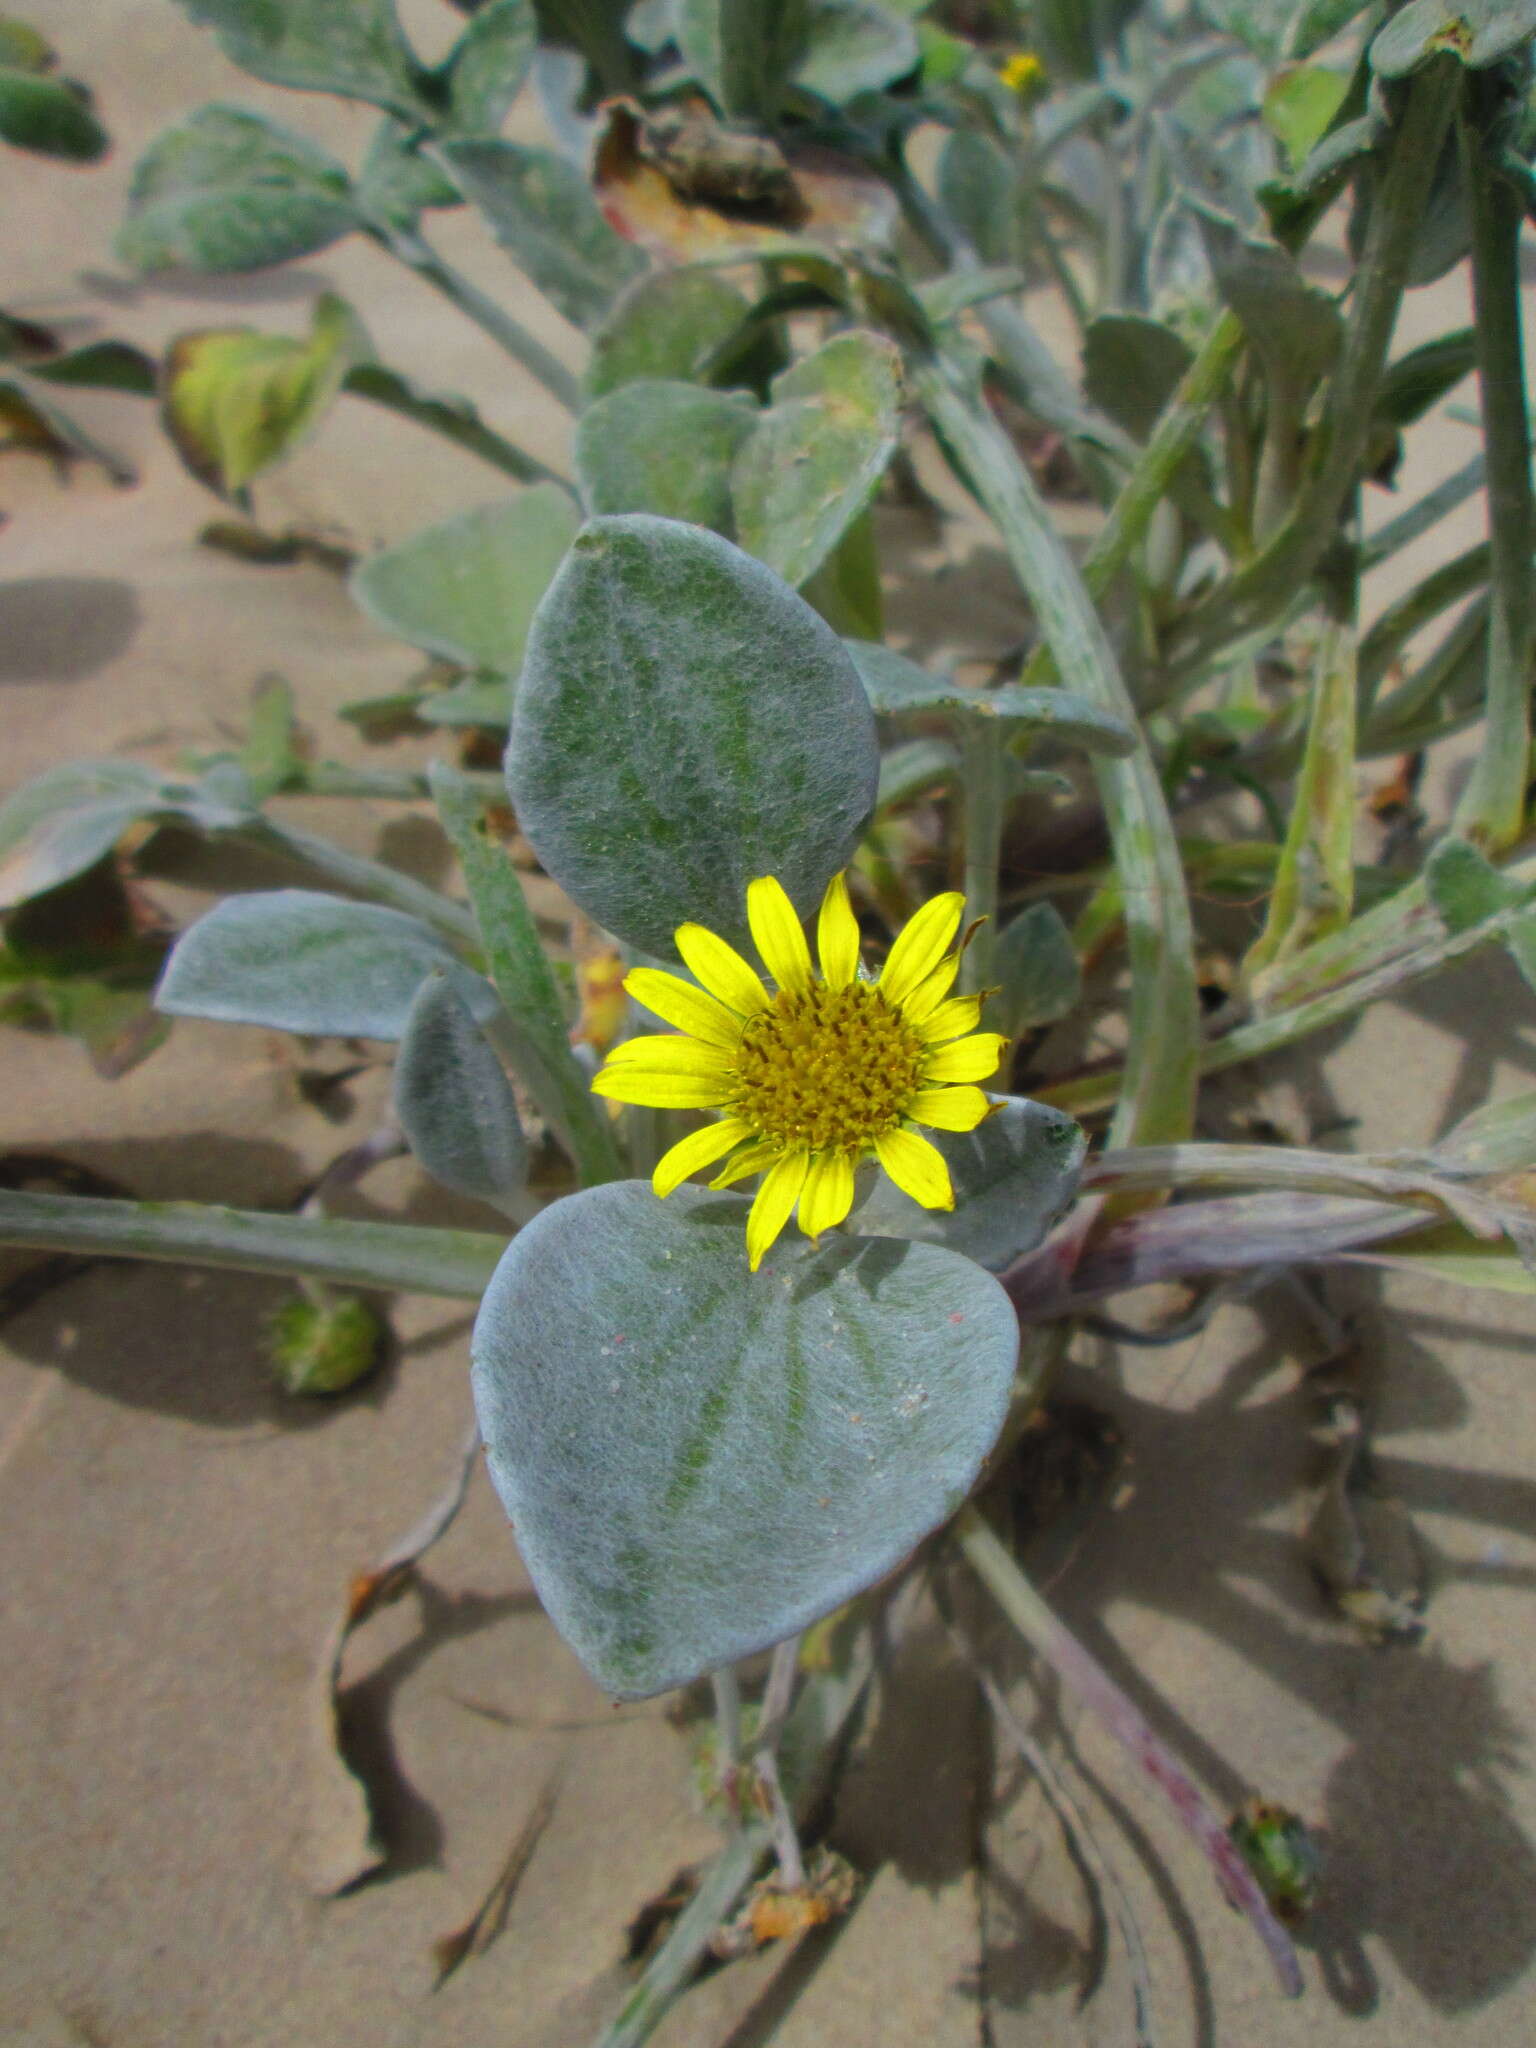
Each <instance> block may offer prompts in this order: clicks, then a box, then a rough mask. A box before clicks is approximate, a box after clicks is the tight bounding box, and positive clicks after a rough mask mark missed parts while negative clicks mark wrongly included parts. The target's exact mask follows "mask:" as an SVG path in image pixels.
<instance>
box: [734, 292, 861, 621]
mask: <svg viewBox="0 0 1536 2048" xmlns="http://www.w3.org/2000/svg"><path fill="white" fill-rule="evenodd" d="M900 362H901V357H900V353H899V351H898V350H897V349H896V347H895V345H894V344H893V343H892V342H889V341H886V340H885V339H884V338H883V336H881V335H878V334H870V333H866V332H863V331H861V330H856V331H855V332H853V333H851V334H839V335H836V336H834V338H833V339H832V340H831V341H829V342H827V343H826V344H825V346H824V347H822V348H819V349H817V351H816V353H815V354H814V355H811V356H807V357H805V359H804V360H803V361H802V362H798V363H796V364H795V365H794V367H793V368H792V369H789V370H786V371H785V372H784V374H783V375H782V376H780V377H775V379H774V380H773V404H772V405H771V406H770V407H769V408H768V410H767V411H766V412H765V413H763V414H762V416H761V417H760V418H759V420H758V422H757V425H756V427H755V428H754V429H753V432H752V435H751V437H750V439H749V440H747V441H746V442H745V443H744V444H743V446H742V448H741V451H740V453H739V454H738V455H737V457H736V464H735V469H734V471H733V474H732V491H733V494H734V497H735V501H736V531H737V534H738V535H739V537H740V540H741V544H742V546H743V547H744V548H747V549H748V550H749V551H750V552H751V553H752V554H754V555H756V556H757V558H758V560H759V561H762V562H766V563H767V564H768V566H769V567H770V568H771V569H776V570H777V571H778V573H779V575H781V576H782V577H783V578H784V581H785V582H786V583H792V584H794V585H795V586H796V587H797V588H798V586H799V585H800V584H802V583H804V582H805V580H806V578H807V577H809V576H811V575H813V574H814V573H815V571H816V570H817V569H819V568H820V567H821V565H822V563H823V562H824V561H825V560H826V559H827V557H828V556H829V555H830V554H831V552H832V550H833V549H834V548H835V547H836V546H837V544H838V542H839V541H840V540H841V539H842V537H843V535H844V534H845V533H846V532H847V530H848V528H849V527H850V526H851V525H852V524H853V522H854V520H855V519H857V518H858V516H859V514H860V513H861V512H862V511H863V510H864V508H865V506H866V505H867V504H868V503H869V501H870V499H871V498H872V497H873V496H874V494H875V488H876V486H877V485H878V483H879V481H880V479H881V477H882V476H883V475H884V473H885V467H886V464H887V463H888V462H889V461H890V459H891V457H892V455H894V454H895V452H896V441H897V437H898V434H899V432H900V427H901V384H900Z"/></svg>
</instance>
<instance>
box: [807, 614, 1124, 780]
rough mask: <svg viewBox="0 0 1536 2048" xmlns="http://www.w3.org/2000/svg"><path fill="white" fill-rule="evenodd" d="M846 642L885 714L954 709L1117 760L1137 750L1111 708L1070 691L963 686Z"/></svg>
mask: <svg viewBox="0 0 1536 2048" xmlns="http://www.w3.org/2000/svg"><path fill="white" fill-rule="evenodd" d="M845 645H846V646H847V649H848V652H849V654H850V655H852V657H853V665H854V667H855V668H856V669H857V670H858V672H859V679H860V681H861V682H862V683H863V685H864V688H865V691H866V693H867V694H868V697H869V701H870V704H871V705H872V706H873V708H874V709H875V710H876V711H878V712H880V713H881V714H882V715H883V716H894V715H896V714H899V713H902V712H909V711H952V712H958V713H959V714H960V715H961V716H962V717H965V718H970V719H999V720H1002V721H1004V722H1006V723H1008V724H1010V725H1015V726H1028V727H1031V728H1035V729H1038V730H1039V731H1041V732H1042V733H1045V734H1048V735H1049V737H1050V738H1051V739H1053V740H1060V741H1062V742H1063V743H1065V744H1067V745H1070V746H1077V747H1081V748H1082V749H1083V751H1084V752H1085V753H1089V754H1108V755H1110V756H1112V757H1115V758H1118V759H1123V758H1124V757H1125V756H1126V755H1128V754H1133V753H1135V751H1136V749H1137V747H1138V746H1139V744H1140V742H1139V740H1138V739H1137V736H1136V734H1135V733H1134V732H1133V731H1132V730H1131V728H1130V727H1129V726H1128V725H1126V724H1125V723H1124V721H1123V720H1121V719H1119V718H1116V717H1115V715H1114V714H1113V712H1109V711H1104V710H1101V709H1100V707H1099V706H1098V705H1097V704H1094V703H1092V702H1090V700H1089V699H1088V698H1087V697H1079V696H1077V695H1075V694H1074V693H1073V692H1072V691H1071V690H1056V689H1030V688H1025V687H1024V686H1023V685H1022V684H1020V683H1001V684H999V685H998V686H997V687H996V688H994V689H990V690H968V689H962V688H961V687H960V685H959V684H958V683H957V682H956V681H955V679H954V677H953V676H948V675H934V674H932V673H931V671H929V670H928V669H925V668H920V667H919V666H918V664H917V663H916V662H915V661H909V660H908V659H907V657H906V656H905V655H904V654H897V653H896V652H895V650H894V649H893V648H890V647H880V646H877V645H876V644H875V643H874V642H873V641H869V640H849V641H847V642H845ZM1008 737H1009V738H1013V737H1014V735H1013V734H1010V735H1009V736H1008ZM1000 744H1001V741H1000Z"/></svg>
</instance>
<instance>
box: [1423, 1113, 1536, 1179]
mask: <svg viewBox="0 0 1536 2048" xmlns="http://www.w3.org/2000/svg"><path fill="white" fill-rule="evenodd" d="M1429 1157H1430V1158H1431V1159H1432V1160H1433V1161H1434V1162H1435V1164H1436V1166H1438V1167H1439V1168H1441V1169H1442V1170H1443V1171H1444V1172H1447V1173H1455V1174H1458V1175H1461V1174H1468V1175H1470V1174H1485V1173H1516V1172H1519V1171H1520V1170H1521V1169H1522V1168H1523V1167H1528V1166H1536V1094H1525V1095H1510V1096H1506V1097H1505V1099H1504V1100H1503V1101H1502V1102H1490V1103H1487V1104H1486V1105H1485V1106H1484V1107H1483V1108H1482V1109H1476V1110H1474V1111H1473V1112H1472V1114H1471V1115H1470V1116H1467V1117H1463V1118H1462V1120H1461V1122H1460V1123H1459V1124H1457V1125H1456V1126H1455V1127H1454V1128H1453V1129H1452V1130H1450V1131H1447V1133H1446V1134H1445V1136H1444V1137H1443V1138H1441V1139H1439V1140H1438V1141H1437V1142H1436V1143H1435V1144H1434V1145H1432V1146H1431V1147H1430V1148H1429Z"/></svg>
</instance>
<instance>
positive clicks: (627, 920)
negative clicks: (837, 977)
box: [507, 514, 879, 957]
mask: <svg viewBox="0 0 1536 2048" xmlns="http://www.w3.org/2000/svg"><path fill="white" fill-rule="evenodd" d="M878 773H879V756H878V751H877V747H876V742H875V726H874V718H873V715H872V714H871V712H870V709H869V705H868V701H867V699H866V698H865V696H864V692H863V690H862V688H861V687H860V684H859V678H858V675H857V672H856V671H855V669H854V667H853V664H852V663H851V662H850V661H849V659H848V656H847V654H846V653H845V652H844V651H843V648H842V646H841V644H840V643H839V641H838V640H837V638H836V636H835V635H834V634H833V633H832V632H831V631H830V630H829V628H828V627H827V626H826V625H825V624H824V623H823V622H822V620H821V619H819V618H818V617H817V616H816V614H815V613H814V612H813V611H812V610H811V608H810V607H809V605H807V604H806V603H805V602H804V601H803V600H802V599H800V598H798V597H797V596H796V595H795V593H794V592H793V591H792V590H790V589H788V588H787V587H786V586H785V585H784V584H783V583H782V582H780V580H779V579H778V577H776V576H775V575H774V574H773V573H772V571H771V570H768V569H765V568H764V567H763V565H762V564H761V563H760V562H756V561H754V560H752V558H751V557H750V556H748V555H745V554H743V553H742V552H741V551H740V550H739V549H737V548H734V547H732V546H731V545H730V544H729V543H728V542H726V541H723V540H720V539H718V538H717V537H716V536H715V535H713V534H710V533H706V532H704V531H703V530H702V529H701V528H699V527H695V526H684V525H681V524H679V523H677V522H675V521H672V520H666V519H653V518H648V517H645V516H643V515H639V514H635V515H631V516H629V517H627V518H619V519H596V520H593V521H592V523H591V524H590V525H588V526H587V527H585V528H583V530H582V532H581V533H580V534H579V535H578V536H577V539H576V542H575V545H574V547H573V548H572V550H571V553H570V555H569V557H568V558H567V560H566V563H565V566H564V568H562V569H561V571H560V573H559V575H558V576H557V577H556V578H555V580H554V582H553V584H552V585H551V586H550V590H549V594H548V596H547V597H546V598H545V600H544V603H543V604H542V605H541V606H540V608H539V616H538V618H537V619H536V620H535V622H534V628H533V631H532V633H531V634H530V635H529V641H528V654H527V659H526V662H525V664H524V668H523V679H522V684H521V687H520V689H519V692H518V700H517V712H516V716H515V719H514V721H513V727H512V743H511V746H510V748H509V749H508V754H507V779H508V782H509V785H510V788H511V792H512V802H513V805H514V807H515V809H516V811H517V815H518V820H519V823H520V824H521V825H522V828H523V830H524V832H525V833H526V834H527V836H528V838H529V839H530V840H531V841H532V843H533V845H534V847H535V848H536V850H537V852H538V855H539V858H540V860H541V861H542V862H543V864H544V866H545V868H546V869H547V870H548V872H549V873H550V874H551V875H553V876H554V878H555V880H556V881H558V882H559V883H560V885H561V886H562V888H564V889H565V890H566V891H567V892H568V893H569V894H570V895H571V896H572V897H573V898H574V900H575V901H576V902H577V903H579V904H580V905H581V907H582V908H583V909H584V910H585V911H586V912H587V913H588V915H589V916H591V917H593V918H594V919H596V921H597V922H598V923H599V924H601V925H602V926H604V928H605V929H606V930H608V931H610V932H612V933H613V934H614V935H615V937H617V938H620V939H623V940H625V941H626V942H628V943H629V944H631V945H635V946H640V947H642V948H644V950H645V951H646V952H649V953H656V954H662V955H665V956H667V957H671V956H672V952H673V947H672V934H673V931H674V930H675V929H676V927H677V926H678V925H679V924H682V923H684V922H685V921H687V920H693V921H696V922H698V923H702V924H705V925H708V926H709V927H710V928H711V929H712V930H715V931H717V932H720V933H721V934H723V935H724V936H726V937H728V938H735V939H742V938H743V937H744V935H745V905H746V890H747V884H748V882H750V881H751V880H752V879H753V878H754V877H755V876H757V875H764V874H773V875H777V876H778V878H779V880H780V881H781V882H782V883H783V884H784V886H785V888H786V889H787V890H788V891H789V894H790V896H791V898H792V899H793V901H794V903H795V904H796V906H797V908H798V909H799V910H800V911H801V912H802V913H807V912H809V911H810V909H811V908H812V906H813V905H814V904H815V903H816V902H817V901H819V899H820V897H821V894H822V891H823V890H824V889H825V887H826V885H827V883H828V881H829V880H830V879H831V877H832V875H833V874H834V873H835V872H836V871H837V870H838V869H839V868H841V867H842V866H844V864H845V863H846V862H847V860H848V858H849V856H850V855H851V853H852V851H853V848H854V846H855V845H856V844H857V842H858V838H859V835H860V833H861V831H862V830H863V827H864V823H865V821H866V819H867V818H868V817H869V815H870V812H871V810H872V809H873V807H874V801H875V790H876V784H877V778H878Z"/></svg>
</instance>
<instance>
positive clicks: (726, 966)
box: [672, 924, 768, 1017]
mask: <svg viewBox="0 0 1536 2048" xmlns="http://www.w3.org/2000/svg"><path fill="white" fill-rule="evenodd" d="M672 936H673V938H674V939H675V940H676V941H677V950H678V951H679V953H681V954H682V956H683V958H684V960H686V961H687V963H688V971H689V973H690V974H692V975H693V977H694V979H695V980H696V981H701V982H702V983H703V984H704V986H705V988H707V989H708V990H709V992H710V994H711V995H712V996H718V997H719V999H720V1001H721V1002H722V1003H724V1004H725V1007H726V1008H727V1009H728V1010H734V1011H735V1012H736V1014H737V1015H738V1016H739V1017H755V1016H756V1015H757V1013H758V1011H759V1010H766V1009H767V1007H768V991H767V990H766V989H765V988H764V987H763V984H762V983H761V982H760V981H759V980H758V978H757V976H756V975H755V974H754V973H753V972H752V969H751V968H750V967H749V966H748V965H747V963H746V961H745V960H743V959H742V957H741V955H740V954H739V953H738V952H737V950H736V948H735V947H734V946H728V945H727V944H726V943H725V940H724V939H722V938H719V937H718V936H717V935H716V934H715V933H714V932H712V931H706V930H705V928H704V926H703V925H701V924H680V925H679V926H678V928H677V930H676V931H675V932H674V933H673V934H672Z"/></svg>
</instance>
